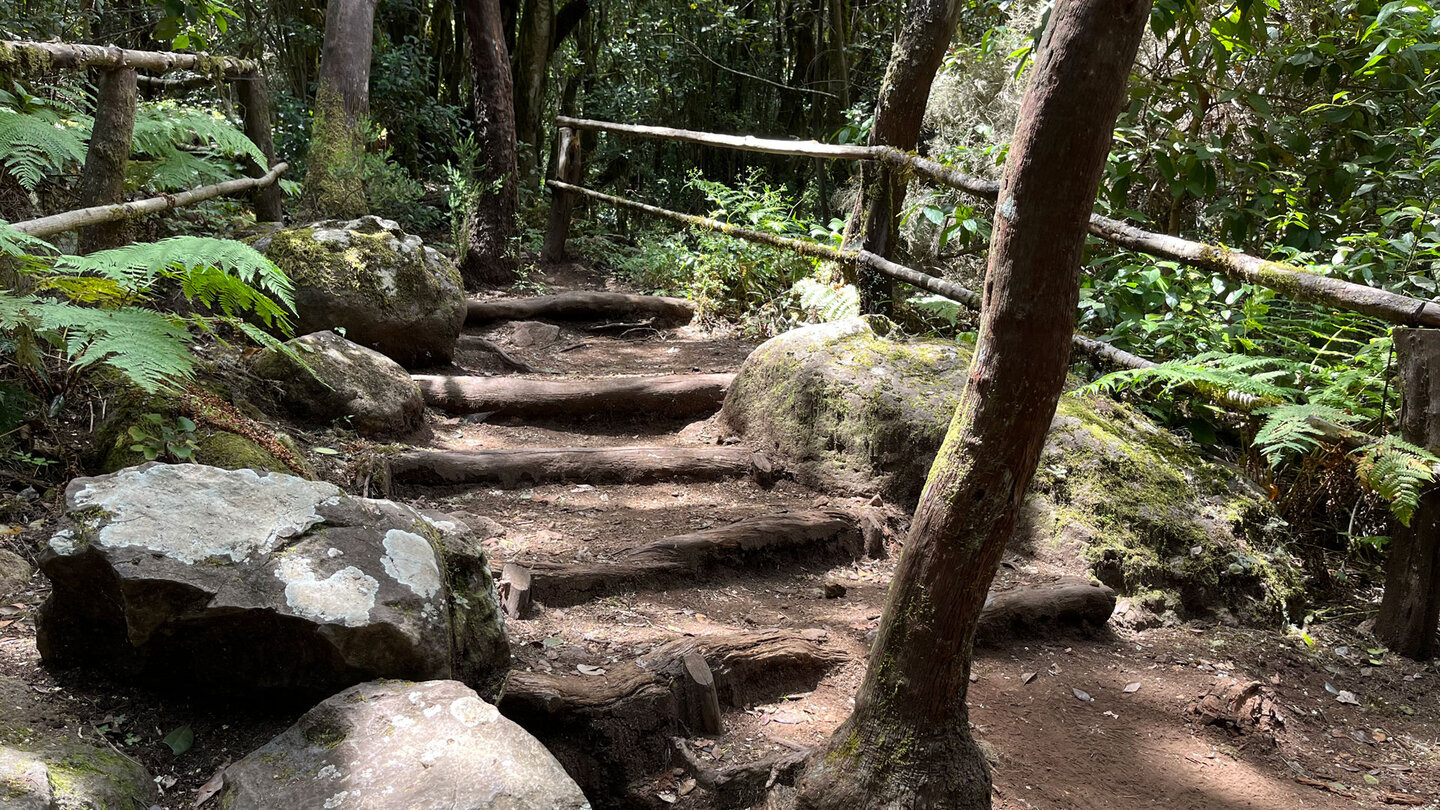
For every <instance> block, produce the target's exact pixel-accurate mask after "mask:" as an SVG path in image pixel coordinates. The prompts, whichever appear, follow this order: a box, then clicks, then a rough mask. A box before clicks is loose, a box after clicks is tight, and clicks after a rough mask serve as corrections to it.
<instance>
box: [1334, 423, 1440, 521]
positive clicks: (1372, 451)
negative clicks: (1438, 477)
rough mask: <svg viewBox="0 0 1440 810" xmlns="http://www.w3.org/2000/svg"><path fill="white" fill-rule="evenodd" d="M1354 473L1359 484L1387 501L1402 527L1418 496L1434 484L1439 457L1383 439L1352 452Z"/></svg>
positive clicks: (1418, 498) (1415, 507) (1396, 440)
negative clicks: (1353, 453) (1354, 455)
mask: <svg viewBox="0 0 1440 810" xmlns="http://www.w3.org/2000/svg"><path fill="white" fill-rule="evenodd" d="M1355 454H1356V456H1357V458H1356V459H1355V474H1356V476H1357V477H1358V478H1359V479H1360V482H1361V483H1362V484H1364V485H1365V486H1367V487H1369V488H1370V489H1372V490H1374V491H1375V492H1376V493H1378V494H1379V495H1380V496H1381V497H1382V498H1384V499H1385V500H1387V501H1389V502H1390V511H1391V512H1393V513H1394V514H1395V518H1396V519H1397V520H1399V521H1400V522H1401V523H1402V524H1404V525H1406V526H1409V525H1410V518H1411V517H1413V516H1414V515H1415V510H1416V509H1417V508H1419V506H1420V494H1421V492H1422V491H1423V490H1424V489H1425V487H1426V486H1428V485H1430V484H1433V483H1434V482H1435V467H1436V465H1437V464H1440V458H1437V457H1436V456H1435V454H1434V453H1431V452H1430V451H1428V450H1426V449H1425V448H1423V447H1419V446H1416V445H1413V444H1410V443H1409V442H1406V441H1404V440H1402V439H1400V438H1398V437H1395V436H1386V437H1385V438H1383V439H1381V440H1380V441H1378V442H1375V443H1374V444H1370V445H1366V446H1365V447H1362V448H1360V449H1359V450H1357V451H1355Z"/></svg>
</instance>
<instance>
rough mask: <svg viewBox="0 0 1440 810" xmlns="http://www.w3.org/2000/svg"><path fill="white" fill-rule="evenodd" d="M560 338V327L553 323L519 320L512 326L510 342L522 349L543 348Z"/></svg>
mask: <svg viewBox="0 0 1440 810" xmlns="http://www.w3.org/2000/svg"><path fill="white" fill-rule="evenodd" d="M559 339H560V327H558V326H556V325H555V324H553V323H541V322H539V321H519V322H517V323H515V324H514V325H512V326H511V328H510V342H512V343H514V344H515V345H516V346H519V347H520V348H522V349H543V348H545V347H546V346H549V345H550V344H552V343H554V342H555V341H557V340H559Z"/></svg>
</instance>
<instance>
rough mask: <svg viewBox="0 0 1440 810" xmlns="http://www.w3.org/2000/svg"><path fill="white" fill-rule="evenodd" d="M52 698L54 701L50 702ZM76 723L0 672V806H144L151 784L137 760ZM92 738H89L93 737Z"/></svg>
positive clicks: (134, 809) (75, 809) (35, 809)
mask: <svg viewBox="0 0 1440 810" xmlns="http://www.w3.org/2000/svg"><path fill="white" fill-rule="evenodd" d="M52 703H53V701H52ZM80 727H81V726H80V723H79V722H78V721H75V720H74V719H73V718H70V717H68V716H65V715H64V713H63V711H59V710H57V708H56V707H55V706H54V705H45V706H42V705H41V704H40V701H39V700H38V699H36V696H35V693H34V692H33V691H32V690H31V689H30V687H29V686H28V685H27V684H26V683H25V682H23V681H20V680H18V679H16V678H10V677H7V676H4V675H0V806H4V807H5V808H6V810H11V808H13V809H14V810H145V809H146V808H148V807H150V806H151V805H152V803H153V802H154V801H155V783H154V782H152V781H151V780H150V774H149V773H147V772H146V771H145V768H144V767H143V766H141V765H140V764H139V763H138V762H136V761H135V760H133V759H130V758H129V757H126V756H123V755H121V754H119V753H117V752H116V751H114V750H113V749H111V748H110V747H108V746H105V745H98V746H97V745H91V744H90V743H89V742H88V741H86V740H82V739H81V738H80V737H79V736H78V735H77V734H76V729H79V728H80ZM91 739H93V737H91Z"/></svg>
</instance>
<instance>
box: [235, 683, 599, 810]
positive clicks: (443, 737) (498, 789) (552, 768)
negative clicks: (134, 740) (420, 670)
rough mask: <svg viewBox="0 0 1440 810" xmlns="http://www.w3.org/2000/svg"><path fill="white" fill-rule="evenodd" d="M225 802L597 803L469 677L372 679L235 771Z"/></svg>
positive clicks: (372, 807) (472, 807)
mask: <svg viewBox="0 0 1440 810" xmlns="http://www.w3.org/2000/svg"><path fill="white" fill-rule="evenodd" d="M223 780H224V786H223V787H222V788H221V791H222V792H221V794H220V802H219V804H220V806H221V807H224V808H226V810H271V808H277V807H297V808H299V807H315V808H320V807H324V808H330V809H331V810H358V808H362V807H363V808H366V810H410V808H442V807H443V808H446V810H589V807H590V804H589V802H587V801H586V800H585V795H584V794H583V793H581V792H580V788H579V787H577V786H576V785H575V782H574V781H572V780H571V779H570V777H569V776H567V775H566V774H565V771H564V770H563V769H562V768H561V767H560V763H558V762H556V761H555V757H553V756H551V755H550V752H549V751H547V750H545V747H544V746H542V745H541V744H540V743H539V742H538V741H537V740H536V739H535V738H534V737H531V736H530V735H529V734H528V733H526V732H525V730H524V729H522V728H520V727H519V726H518V725H516V724H515V723H513V722H511V721H510V720H507V719H506V718H504V717H501V716H500V712H499V711H498V710H497V709H496V708H495V707H494V706H492V705H491V704H489V703H486V702H485V701H483V700H481V699H480V698H479V697H478V696H477V695H476V694H475V693H474V692H473V691H471V690H470V689H469V688H467V687H466V686H465V685H464V684H461V683H457V682H455V681H431V682H428V683H403V682H395V681H390V682H383V683H366V684H361V685H359V686H355V687H351V688H350V689H347V690H345V691H344V692H341V693H340V694H338V695H335V696H334V697H332V698H330V699H329V700H326V701H325V702H323V703H321V704H320V705H318V706H316V707H315V708H313V709H311V710H310V711H309V712H307V713H306V714H305V715H304V716H303V717H301V718H300V720H299V721H298V722H297V723H295V725H293V726H291V727H290V728H289V729H287V730H286V731H285V732H284V733H282V734H280V736H278V737H276V738H275V739H273V740H271V741H270V742H268V743H266V744H265V745H264V746H261V747H260V748H259V749H258V750H256V751H254V752H253V753H251V754H250V755H249V756H247V757H245V758H244V759H242V760H240V761H239V762H237V763H235V764H234V765H232V766H230V767H229V768H227V769H226V770H225V772H224V775H223Z"/></svg>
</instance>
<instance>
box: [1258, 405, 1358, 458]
mask: <svg viewBox="0 0 1440 810" xmlns="http://www.w3.org/2000/svg"><path fill="white" fill-rule="evenodd" d="M1259 415H1261V416H1264V417H1265V422H1264V424H1262V425H1261V426H1260V429H1259V430H1258V431H1257V432H1256V433H1255V444H1256V446H1257V447H1259V448H1260V449H1261V453H1262V455H1264V457H1265V460H1266V461H1268V462H1269V463H1270V466H1272V467H1279V466H1280V465H1281V463H1283V462H1284V461H1285V460H1286V459H1287V458H1289V457H1292V456H1303V455H1305V454H1306V453H1309V452H1311V451H1313V450H1315V449H1316V448H1317V447H1319V446H1320V445H1321V444H1322V442H1323V440H1324V437H1325V432H1324V431H1323V430H1322V429H1321V428H1320V426H1319V425H1317V424H1316V423H1315V420H1324V421H1326V422H1331V423H1333V424H1336V425H1340V426H1342V427H1352V426H1354V425H1356V424H1357V423H1359V422H1360V421H1361V420H1362V418H1363V417H1360V416H1358V415H1356V414H1353V413H1348V412H1346V411H1342V410H1340V409H1339V408H1332V407H1330V406H1328V405H1320V404H1315V403H1307V404H1304V405H1281V406H1278V407H1275V408H1266V409H1263V410H1261V411H1259Z"/></svg>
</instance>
